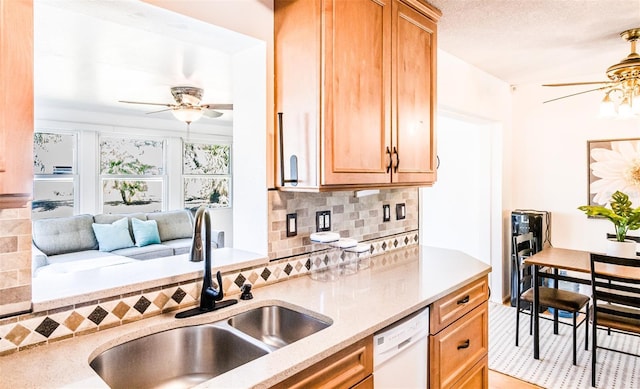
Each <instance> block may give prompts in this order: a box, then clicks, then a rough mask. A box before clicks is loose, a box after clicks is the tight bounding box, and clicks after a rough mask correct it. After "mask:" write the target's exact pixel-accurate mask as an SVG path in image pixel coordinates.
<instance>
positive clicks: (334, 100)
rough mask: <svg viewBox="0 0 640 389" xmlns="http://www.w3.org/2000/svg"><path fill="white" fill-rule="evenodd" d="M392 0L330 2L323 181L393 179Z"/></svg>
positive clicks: (327, 4) (378, 181) (326, 8)
mask: <svg viewBox="0 0 640 389" xmlns="http://www.w3.org/2000/svg"><path fill="white" fill-rule="evenodd" d="M390 1H391V0H389V1H376V0H357V1H325V2H324V10H323V11H324V20H325V25H324V47H323V50H324V54H325V55H324V56H325V58H324V60H325V68H324V77H323V78H324V88H323V89H324V99H323V100H324V107H323V108H324V118H325V121H324V126H323V127H322V128H321V134H322V135H324V136H321V139H323V141H324V143H323V147H324V153H321V154H320V157H321V161H322V163H321V164H320V166H321V169H322V168H324V169H323V170H322V171H321V172H322V173H324V174H323V177H321V183H322V184H325V185H345V184H354V183H356V184H385V183H388V182H389V173H388V172H387V171H386V167H387V165H388V161H389V158H388V156H387V155H388V154H386V148H387V147H390V146H391V130H390V116H389V113H390V105H389V104H390V95H391V77H390V75H391V73H390V70H391V66H390V65H391V34H390V29H391V4H390Z"/></svg>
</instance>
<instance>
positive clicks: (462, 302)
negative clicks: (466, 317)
mask: <svg viewBox="0 0 640 389" xmlns="http://www.w3.org/2000/svg"><path fill="white" fill-rule="evenodd" d="M468 302H469V295H466V296H464V298H463V299H462V300H458V305H462V304H466V303H468Z"/></svg>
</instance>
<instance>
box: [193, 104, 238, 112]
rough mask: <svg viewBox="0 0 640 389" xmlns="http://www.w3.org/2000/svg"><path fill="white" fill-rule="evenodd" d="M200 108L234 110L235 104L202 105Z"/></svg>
mask: <svg viewBox="0 0 640 389" xmlns="http://www.w3.org/2000/svg"><path fill="white" fill-rule="evenodd" d="M200 106H201V107H202V108H208V109H222V110H229V111H231V110H233V104H202V105H200Z"/></svg>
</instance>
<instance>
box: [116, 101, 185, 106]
mask: <svg viewBox="0 0 640 389" xmlns="http://www.w3.org/2000/svg"><path fill="white" fill-rule="evenodd" d="M118 102H119V103H127V104H144V105H161V106H163V107H171V106H172V105H173V104H165V103H143V102H141V101H125V100H118Z"/></svg>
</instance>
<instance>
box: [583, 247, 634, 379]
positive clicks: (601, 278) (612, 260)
mask: <svg viewBox="0 0 640 389" xmlns="http://www.w3.org/2000/svg"><path fill="white" fill-rule="evenodd" d="M591 290H592V293H593V309H592V314H591V320H592V327H591V328H592V331H593V336H592V341H593V344H592V346H591V386H593V387H595V386H596V356H597V349H598V348H601V349H605V350H609V351H615V352H620V353H623V354H627V355H632V356H636V357H640V355H638V354H633V353H629V352H626V351H624V350H615V349H611V348H607V347H604V346H598V338H597V328H598V327H605V328H607V330H609V329H614V330H618V331H621V332H623V333H631V334H640V260H638V259H635V258H620V257H611V256H607V255H601V254H594V253H591Z"/></svg>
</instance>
